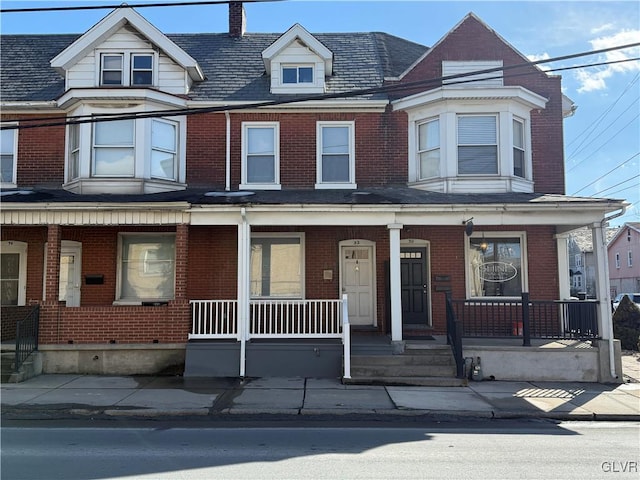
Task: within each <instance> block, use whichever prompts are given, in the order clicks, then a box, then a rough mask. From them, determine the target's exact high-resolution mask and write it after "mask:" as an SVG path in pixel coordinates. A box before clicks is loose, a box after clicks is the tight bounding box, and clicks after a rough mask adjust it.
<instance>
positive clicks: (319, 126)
mask: <svg viewBox="0 0 640 480" xmlns="http://www.w3.org/2000/svg"><path fill="white" fill-rule="evenodd" d="M325 127H334V128H335V127H345V128H347V129H348V132H349V147H348V155H349V179H348V180H347V181H345V182H323V181H322V158H323V154H324V153H323V149H322V147H323V145H322V130H323V128H325ZM355 131H356V123H355V121H347V122H341V121H321V122H317V123H316V185H315V187H316V189H354V188H357V186H358V185H357V184H356V151H355V142H356V134H355Z"/></svg>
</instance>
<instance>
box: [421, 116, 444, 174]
mask: <svg viewBox="0 0 640 480" xmlns="http://www.w3.org/2000/svg"><path fill="white" fill-rule="evenodd" d="M417 150H418V165H419V166H418V171H419V178H420V179H424V178H431V177H437V176H439V175H440V120H438V119H431V120H427V121H426V122H422V123H419V124H418V149H417Z"/></svg>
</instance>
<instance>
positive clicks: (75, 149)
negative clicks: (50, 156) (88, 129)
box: [67, 123, 82, 181]
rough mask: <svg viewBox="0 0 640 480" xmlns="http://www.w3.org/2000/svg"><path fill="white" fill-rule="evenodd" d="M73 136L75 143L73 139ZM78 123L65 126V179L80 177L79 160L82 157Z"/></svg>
mask: <svg viewBox="0 0 640 480" xmlns="http://www.w3.org/2000/svg"><path fill="white" fill-rule="evenodd" d="M74 137H75V141H76V144H74V142H73V140H74ZM80 145H81V139H80V124H78V123H76V124H74V125H69V126H67V150H68V151H67V179H68V180H69V181H71V180H75V179H76V178H80V162H81V157H82V149H81V146H80Z"/></svg>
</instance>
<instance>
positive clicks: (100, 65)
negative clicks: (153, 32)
mask: <svg viewBox="0 0 640 480" xmlns="http://www.w3.org/2000/svg"><path fill="white" fill-rule="evenodd" d="M137 55H144V56H151V83H150V84H146V83H145V84H134V83H133V57H134V56H137ZM96 56H97V57H98V61H96V86H98V87H102V88H118V87H139V88H147V87H153V86H157V85H158V65H159V56H158V53H157V52H154V51H153V50H146V49H132V50H112V49H109V50H97V51H96ZM108 56H121V58H122V72H121V83H119V84H116V83H104V81H103V80H104V79H103V75H102V74H103V72H104V71H105V70H104V58H105V57H108ZM114 71H115V70H114Z"/></svg>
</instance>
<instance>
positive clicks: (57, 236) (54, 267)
mask: <svg viewBox="0 0 640 480" xmlns="http://www.w3.org/2000/svg"><path fill="white" fill-rule="evenodd" d="M61 243H62V227H61V226H60V225H49V226H48V229H47V265H46V269H45V273H44V274H45V285H46V290H47V294H46V298H45V301H44V303H45V304H46V305H57V304H58V295H59V290H60V245H61Z"/></svg>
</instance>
